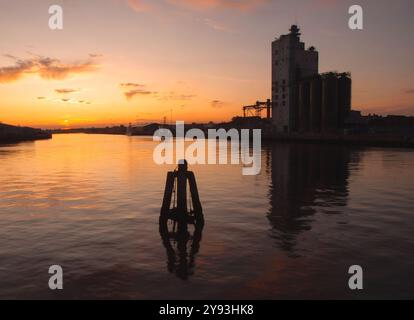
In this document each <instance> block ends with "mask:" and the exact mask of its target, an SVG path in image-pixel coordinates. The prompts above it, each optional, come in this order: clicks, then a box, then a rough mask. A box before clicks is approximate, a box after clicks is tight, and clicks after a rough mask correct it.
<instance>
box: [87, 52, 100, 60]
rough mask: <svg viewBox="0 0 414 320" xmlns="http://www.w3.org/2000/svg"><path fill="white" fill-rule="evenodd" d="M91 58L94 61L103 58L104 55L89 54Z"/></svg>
mask: <svg viewBox="0 0 414 320" xmlns="http://www.w3.org/2000/svg"><path fill="white" fill-rule="evenodd" d="M89 57H90V58H92V59H95V58H102V57H103V54H101V53H90V54H89Z"/></svg>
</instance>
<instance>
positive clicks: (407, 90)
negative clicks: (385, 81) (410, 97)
mask: <svg viewBox="0 0 414 320" xmlns="http://www.w3.org/2000/svg"><path fill="white" fill-rule="evenodd" d="M404 93H406V94H414V89H405V90H404Z"/></svg>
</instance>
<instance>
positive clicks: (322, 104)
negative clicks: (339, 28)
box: [272, 25, 352, 133]
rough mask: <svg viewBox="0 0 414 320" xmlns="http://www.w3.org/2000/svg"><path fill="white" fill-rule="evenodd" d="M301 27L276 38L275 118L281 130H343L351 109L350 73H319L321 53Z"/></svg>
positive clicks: (281, 131)
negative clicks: (305, 40) (305, 39)
mask: <svg viewBox="0 0 414 320" xmlns="http://www.w3.org/2000/svg"><path fill="white" fill-rule="evenodd" d="M300 35H301V34H300V29H299V28H298V27H297V26H296V25H293V26H292V27H291V28H290V33H289V34H287V35H282V36H281V37H280V38H278V39H276V40H275V41H273V42H272V119H273V121H272V122H273V125H274V127H275V128H276V131H277V132H279V133H294V132H300V133H306V132H315V133H320V132H322V133H334V132H340V131H341V130H342V131H343V127H344V122H345V118H346V117H347V116H348V114H349V113H350V111H351V91H352V82H351V77H350V74H349V73H337V72H328V73H324V74H319V54H318V52H317V51H316V50H315V48H314V47H310V48H308V49H306V48H305V43H303V42H301V41H300Z"/></svg>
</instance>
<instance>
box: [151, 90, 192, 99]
mask: <svg viewBox="0 0 414 320" xmlns="http://www.w3.org/2000/svg"><path fill="white" fill-rule="evenodd" d="M195 97H196V95H195V94H182V93H177V92H174V91H170V92H167V93H162V94H161V95H159V96H158V100H161V101H188V100H191V99H193V98H195Z"/></svg>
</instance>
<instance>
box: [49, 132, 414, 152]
mask: <svg viewBox="0 0 414 320" xmlns="http://www.w3.org/2000/svg"><path fill="white" fill-rule="evenodd" d="M73 133H82V134H100V135H125V133H119V132H117V133H110V132H98V131H95V132H87V131H85V132H81V131H77V132H73V131H72V132H71V131H69V132H64V131H60V132H57V133H54V134H73ZM132 136H138V137H139V136H142V137H151V136H153V133H140V134H133V135H132ZM262 142H265V143H272V142H275V143H277V142H282V143H304V144H323V145H346V146H357V147H379V148H406V149H414V139H413V138H409V137H404V136H389V135H387V136H381V135H377V134H358V135H306V134H304V135H300V134H291V135H276V136H270V135H268V134H266V133H264V134H263V135H262Z"/></svg>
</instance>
